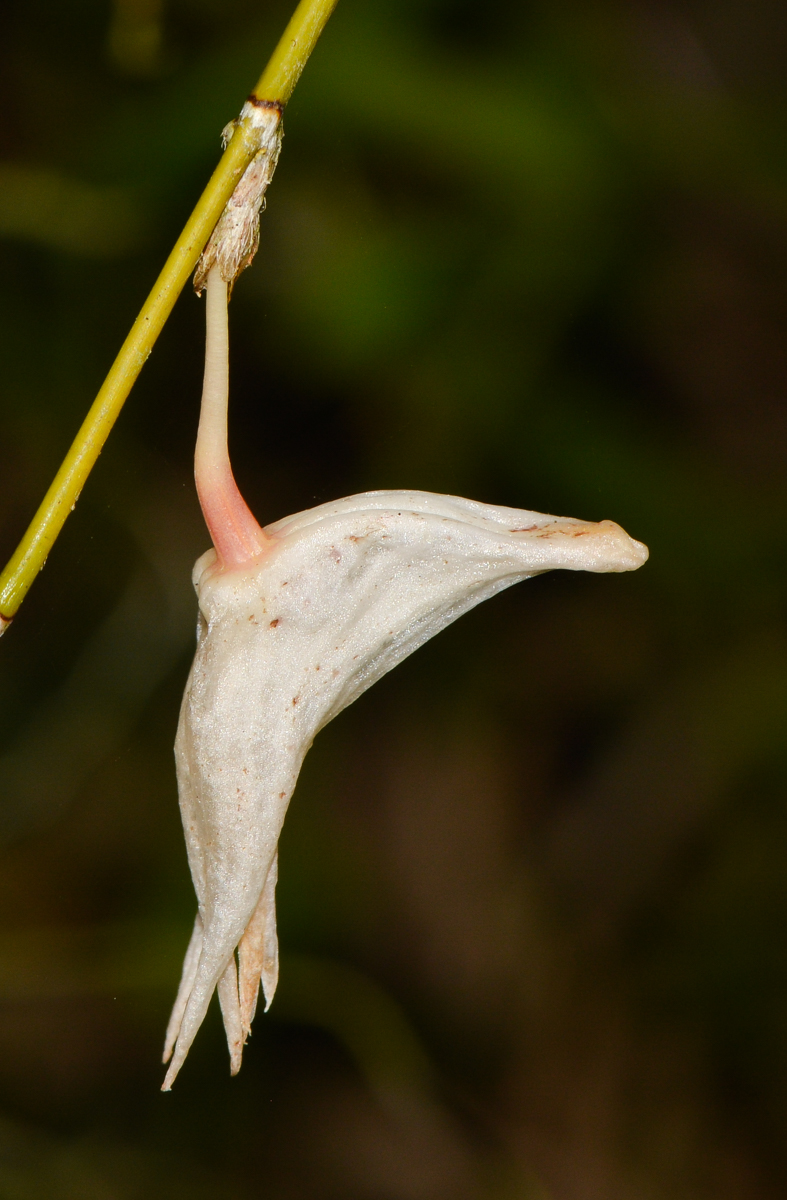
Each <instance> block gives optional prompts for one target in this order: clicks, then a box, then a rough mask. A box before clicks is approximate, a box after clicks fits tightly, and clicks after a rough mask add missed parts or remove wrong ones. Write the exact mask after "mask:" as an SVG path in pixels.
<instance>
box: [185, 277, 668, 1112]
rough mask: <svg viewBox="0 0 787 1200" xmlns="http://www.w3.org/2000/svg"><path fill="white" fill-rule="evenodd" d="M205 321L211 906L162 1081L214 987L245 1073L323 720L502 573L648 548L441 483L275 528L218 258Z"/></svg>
mask: <svg viewBox="0 0 787 1200" xmlns="http://www.w3.org/2000/svg"><path fill="white" fill-rule="evenodd" d="M222 289H223V290H222ZM219 327H220V328H219ZM208 329H209V332H208V355H207V365H206V382H205V392H204V396H203V413H202V418H201V423H200V437H199V439H198V450H197V484H198V490H199V493H200V499H201V502H202V505H203V511H204V512H205V515H206V519H207V521H208V525H209V528H210V530H211V534H212V536H213V541H214V546H215V549H213V550H209V551H208V552H207V554H204V555H203V556H202V558H200V559H199V560H198V562H197V564H196V567H195V569H194V576H193V578H194V586H195V588H196V591H197V596H198V599H199V609H200V621H199V632H198V645H197V653H196V657H195V659H194V665H193V667H192V670H191V674H190V676H189V680H188V683H187V685H186V692H185V696H184V698H183V705H182V708H181V714H180V724H179V727H178V734H177V740H176V744H175V756H176V762H177V771H178V786H179V791H180V804H181V811H182V816H183V825H184V829H185V834H186V844H187V848H188V856H189V865H190V867H191V873H192V877H193V879H194V886H195V889H196V892H197V900H198V905H199V911H198V915H197V919H196V922H195V926H194V932H193V935H192V939H191V943H190V945H189V948H188V952H187V954H186V960H185V964H184V967H183V977H182V979H181V984H180V990H179V992H178V996H177V1000H176V1003H175V1008H174V1010H173V1013H172V1018H171V1020H170V1025H169V1029H168V1032H167V1043H166V1048H165V1061H167V1060H169V1058H170V1056H172V1059H171V1063H170V1066H169V1070H168V1072H167V1076H166V1079H165V1081H164V1088H165V1089H168V1088H169V1087H170V1086H171V1084H172V1082H173V1080H174V1078H175V1076H176V1075H177V1073H178V1071H179V1070H180V1067H181V1065H182V1063H183V1061H184V1059H185V1057H186V1054H187V1052H188V1050H189V1047H190V1046H191V1043H192V1041H193V1039H194V1036H195V1034H196V1032H197V1030H198V1028H199V1026H200V1024H201V1023H202V1020H203V1018H204V1016H205V1012H206V1010H207V1007H208V1004H209V1002H210V999H211V996H212V994H213V991H214V989H216V988H217V989H218V994H219V1000H220V1003H221V1010H222V1015H223V1018H224V1025H225V1029H226V1033H227V1040H228V1043H229V1049H230V1058H231V1069H232V1072H233V1074H234V1073H236V1072H237V1070H238V1069H239V1067H240V1062H241V1055H242V1049H243V1044H244V1042H245V1039H246V1037H247V1036H248V1034H249V1030H250V1027H251V1022H252V1019H253V1017H254V1011H255V1007H256V1003H257V996H258V993H259V990H260V986H261V987H262V991H263V994H264V997H265V1002H266V1008H267V1006H268V1005H270V1002H271V1000H272V999H273V993H274V991H275V988H276V981H277V976H278V951H277V939H276V915H275V888H276V878H277V845H278V840H279V835H280V833H281V829H282V824H283V821H284V816H285V813H286V811H287V806H288V804H289V801H290V797H291V795H292V793H293V789H294V788H295V784H296V781H297V778H298V773H299V771H300V768H301V764H302V762H303V759H304V756H305V754H306V752H307V750H308V749H309V747H310V745H311V744H312V741H313V740H314V737H315V734H317V733H318V731H319V730H320V729H322V728H323V726H324V725H327V724H328V722H329V721H331V720H332V719H333V718H334V717H335V716H336V715H337V714H338V713H340V712H341V711H342V709H343V708H346V707H347V705H348V704H351V703H352V702H353V700H355V699H356V698H357V697H358V696H359V695H360V694H361V693H362V692H364V691H365V690H366V689H367V688H368V687H370V686H371V685H372V684H373V683H374V682H375V681H376V680H378V679H379V678H380V677H381V676H382V675H384V674H385V673H386V671H390V670H391V668H392V667H395V666H396V664H397V663H399V662H401V661H402V659H404V658H406V657H407V655H408V654H410V653H412V651H413V650H416V649H417V648H418V647H419V646H421V645H422V644H423V643H424V642H425V641H427V640H428V639H429V638H430V637H432V636H433V635H434V634H436V633H438V632H439V631H440V630H441V629H443V628H444V627H445V626H446V625H448V624H450V622H451V621H454V620H456V618H457V617H459V616H461V615H462V613H464V612H467V611H468V610H469V609H471V608H473V607H474V606H475V605H476V604H479V603H480V602H481V601H482V600H486V599H488V598H489V597H490V596H493V595H495V594H496V593H497V592H499V591H502V589H503V588H506V587H509V586H510V585H511V584H513V583H517V582H518V581H519V580H522V579H528V578H529V577H530V576H532V575H537V574H540V573H541V572H543V571H551V570H554V569H556V568H565V569H567V570H574V571H579V570H584V571H630V570H635V569H636V568H637V567H639V566H641V565H642V563H643V562H645V560H646V558H647V555H648V552H647V549H646V548H645V546H643V545H642V544H641V543H640V542H636V541H634V540H633V539H632V538H630V537H629V536H628V535H627V534H626V533H624V531H623V530H622V529H621V528H620V527H619V526H617V525H615V524H614V523H613V522H611V521H602V522H600V523H598V524H595V523H592V522H585V521H577V520H572V519H569V518H562V517H553V516H547V515H544V514H542V513H534V512H527V511H521V510H519V509H511V508H498V507H495V506H493V505H488V504H479V503H476V502H474V501H472V500H463V499H460V498H458V497H454V496H441V495H434V494H431V493H428V492H411V491H391V492H368V493H366V494H364V495H360V496H350V497H348V498H347V499H344V500H338V501H335V502H334V503H330V504H323V505H320V506H319V507H318V508H313V509H310V510H308V511H307V512H303V513H298V514H297V515H295V516H292V517H287V518H285V519H284V520H282V521H278V522H277V523H276V524H274V525H270V526H268V527H267V528H266V529H265V530H261V529H260V528H259V526H258V525H257V524H256V522H255V521H254V518H253V517H252V516H251V514H250V512H249V510H248V509H247V508H246V506H245V504H244V502H243V500H242V499H241V497H240V495H239V493H238V492H237V488H236V487H235V483H234V480H233V478H232V472H231V470H230V467H229V461H228V459H227V457H226V285H223V284H222V282H221V280H220V279H219V278H218V276H217V275H216V273H215V272H211V275H210V276H209V279H208ZM217 329H218V330H219V331H218V332H217ZM222 331H223V332H222ZM217 380H218V383H217ZM236 951H237V963H236Z"/></svg>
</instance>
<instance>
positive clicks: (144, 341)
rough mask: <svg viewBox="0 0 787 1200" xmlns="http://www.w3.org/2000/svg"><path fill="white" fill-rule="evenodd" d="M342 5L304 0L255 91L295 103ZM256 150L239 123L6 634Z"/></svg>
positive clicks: (6, 574)
mask: <svg viewBox="0 0 787 1200" xmlns="http://www.w3.org/2000/svg"><path fill="white" fill-rule="evenodd" d="M336 3H337V0H301V2H300V4H299V5H298V7H297V8H296V10H295V12H294V13H293V16H292V19H291V20H290V23H289V25H288V26H287V28H286V29H285V31H284V34H283V35H282V38H281V40H280V41H279V44H278V46H277V47H276V49H275V50H274V52H273V55H272V56H271V59H270V62H269V63H268V65H267V67H266V68H265V70H264V72H263V74H262V76H261V77H260V80H259V82H258V83H257V86H256V87H255V89H254V92H253V95H254V96H255V97H256V98H257V99H260V100H273V101H277V102H278V103H279V104H281V105H284V104H286V103H287V101H288V100H289V98H290V96H291V95H292V91H293V88H294V87H295V85H296V83H297V82H298V79H299V78H300V74H301V71H302V70H303V68H304V66H305V64H306V61H307V59H308V57H309V55H310V54H311V52H312V50H313V49H314V46H315V43H316V42H317V39H318V38H319V36H320V34H321V33H322V30H323V27H324V26H325V23H326V21H327V20H328V18H329V16H330V15H331V13H332V12H333V9H334V8H335V7H336ZM256 149H257V146H256V144H255V140H254V138H253V137H252V136H250V134H249V130H248V128H247V127H246V126H245V124H244V122H242V121H241V122H239V123H238V126H237V128H236V131H235V134H234V135H233V137H232V139H231V141H230V143H229V145H228V146H227V149H226V150H225V152H224V154H223V156H222V158H221V160H220V162H219V165H218V166H217V167H216V170H215V171H214V172H213V175H212V176H211V178H210V181H209V183H208V186H207V187H206V188H205V191H204V192H203V193H202V195H201V196H200V199H199V201H198V203H197V206H196V208H195V209H194V212H193V213H192V214H191V216H190V217H189V219H188V222H187V223H186V227H185V229H184V230H183V232H182V234H181V235H180V237H179V238H178V240H177V242H176V243H175V247H174V249H173V251H172V253H171V254H170V256H169V258H168V259H167V261H166V263H165V264H164V269H163V270H162V272H161V274H160V275H159V277H158V279H157V280H156V283H155V285H154V287H153V290H152V291H151V293H150V295H149V296H148V298H147V300H146V301H145V303H144V305H143V307H142V311H141V312H140V314H139V316H138V317H137V319H136V321H135V322H134V324H133V325H132V327H131V332H130V333H129V335H128V337H127V338H126V340H125V342H124V343H123V345H122V346H121V348H120V353H119V354H118V356H117V358H116V359H115V361H114V363H113V364H112V366H111V368H110V371H109V374H108V375H107V377H106V379H105V380H104V383H103V384H102V386H101V389H100V391H99V393H98V395H97V396H96V399H95V400H94V402H93V405H92V406H91V408H90V411H89V412H88V414H87V417H86V418H85V420H84V422H83V424H82V427H81V429H80V430H79V433H78V434H77V436H76V438H75V439H74V442H73V444H72V446H71V448H70V450H69V451H68V454H67V455H66V457H65V459H64V460H63V463H62V465H61V467H60V470H59V471H58V472H57V475H56V476H55V478H54V480H53V482H52V485H51V487H50V488H49V491H48V492H47V494H46V496H45V497H44V499H43V501H42V503H41V506H40V508H39V509H38V512H37V513H36V515H35V516H34V517H33V520H32V521H31V523H30V526H29V528H28V530H27V532H26V533H25V535H24V537H23V538H22V541H21V542H20V543H19V546H18V547H17V549H16V551H15V553H14V554H13V556H12V558H11V559H10V561H9V562H8V564H7V566H6V568H5V570H4V571H3V573H2V575H0V634H1V633H2V631H3V629H4V628H5V627H6V625H7V623H8V621H10V619H11V618H12V617H13V616H14V614H15V613H16V611H17V609H18V608H19V605H20V604H21V603H22V601H23V600H24V598H25V596H26V595H27V591H28V589H29V587H30V585H31V583H32V582H33V580H34V579H35V577H36V575H37V574H38V572H39V571H40V570H41V568H42V567H43V565H44V563H45V562H46V559H47V555H48V554H49V551H50V550H51V549H52V546H53V544H54V542H55V539H56V537H57V535H58V534H59V533H60V530H61V529H62V527H63V523H64V522H65V519H66V517H67V516H68V514H69V512H71V510H72V509H73V507H74V505H75V504H76V501H77V499H78V497H79V493H80V492H81V491H82V488H83V486H84V484H85V480H86V479H87V477H88V475H89V474H90V471H91V469H92V467H93V465H94V464H95V461H96V459H97V458H98V456H99V454H100V453H101V449H102V447H103V445H104V442H105V441H106V439H107V436H108V434H109V431H110V429H111V428H112V426H113V425H114V423H115V421H116V420H117V417H118V414H119V413H120V410H121V408H122V407H123V403H124V401H125V399H126V397H127V396H128V394H129V392H130V391H131V388H132V387H133V385H134V382H135V380H136V378H137V376H138V375H139V372H140V371H141V370H142V367H143V365H144V363H145V360H146V359H147V357H148V355H149V354H150V352H151V350H152V349H153V345H154V343H155V341H156V338H157V337H158V335H159V334H160V333H161V330H162V329H163V328H164V324H165V322H166V320H167V317H168V316H169V314H170V313H171V312H172V309H173V306H174V304H175V301H176V300H177V298H178V296H179V295H180V292H181V290H182V289H183V286H184V284H185V283H186V281H187V280H188V278H189V275H190V274H191V272H192V271H193V270H194V268H195V266H196V264H197V260H198V259H199V256H200V254H201V253H202V249H203V247H204V245H205V243H206V242H207V240H208V238H209V237H210V235H211V233H212V231H213V227H214V225H215V224H216V222H217V221H218V219H219V217H220V216H221V213H222V211H223V210H224V206H225V205H226V203H227V201H228V200H229V198H230V196H231V195H232V193H233V191H234V189H235V185H236V184H237V183H238V180H239V179H240V177H241V176H242V174H243V172H244V171H245V170H246V167H247V166H248V165H249V163H250V161H251V159H252V157H253V156H254V154H255V152H256Z"/></svg>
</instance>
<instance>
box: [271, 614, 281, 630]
mask: <svg viewBox="0 0 787 1200" xmlns="http://www.w3.org/2000/svg"><path fill="white" fill-rule="evenodd" d="M278 624H279V618H278V617H274V618H273V620H272V621H271V623H270V625H269V628H270V629H275V628H276V626H277V625H278Z"/></svg>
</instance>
